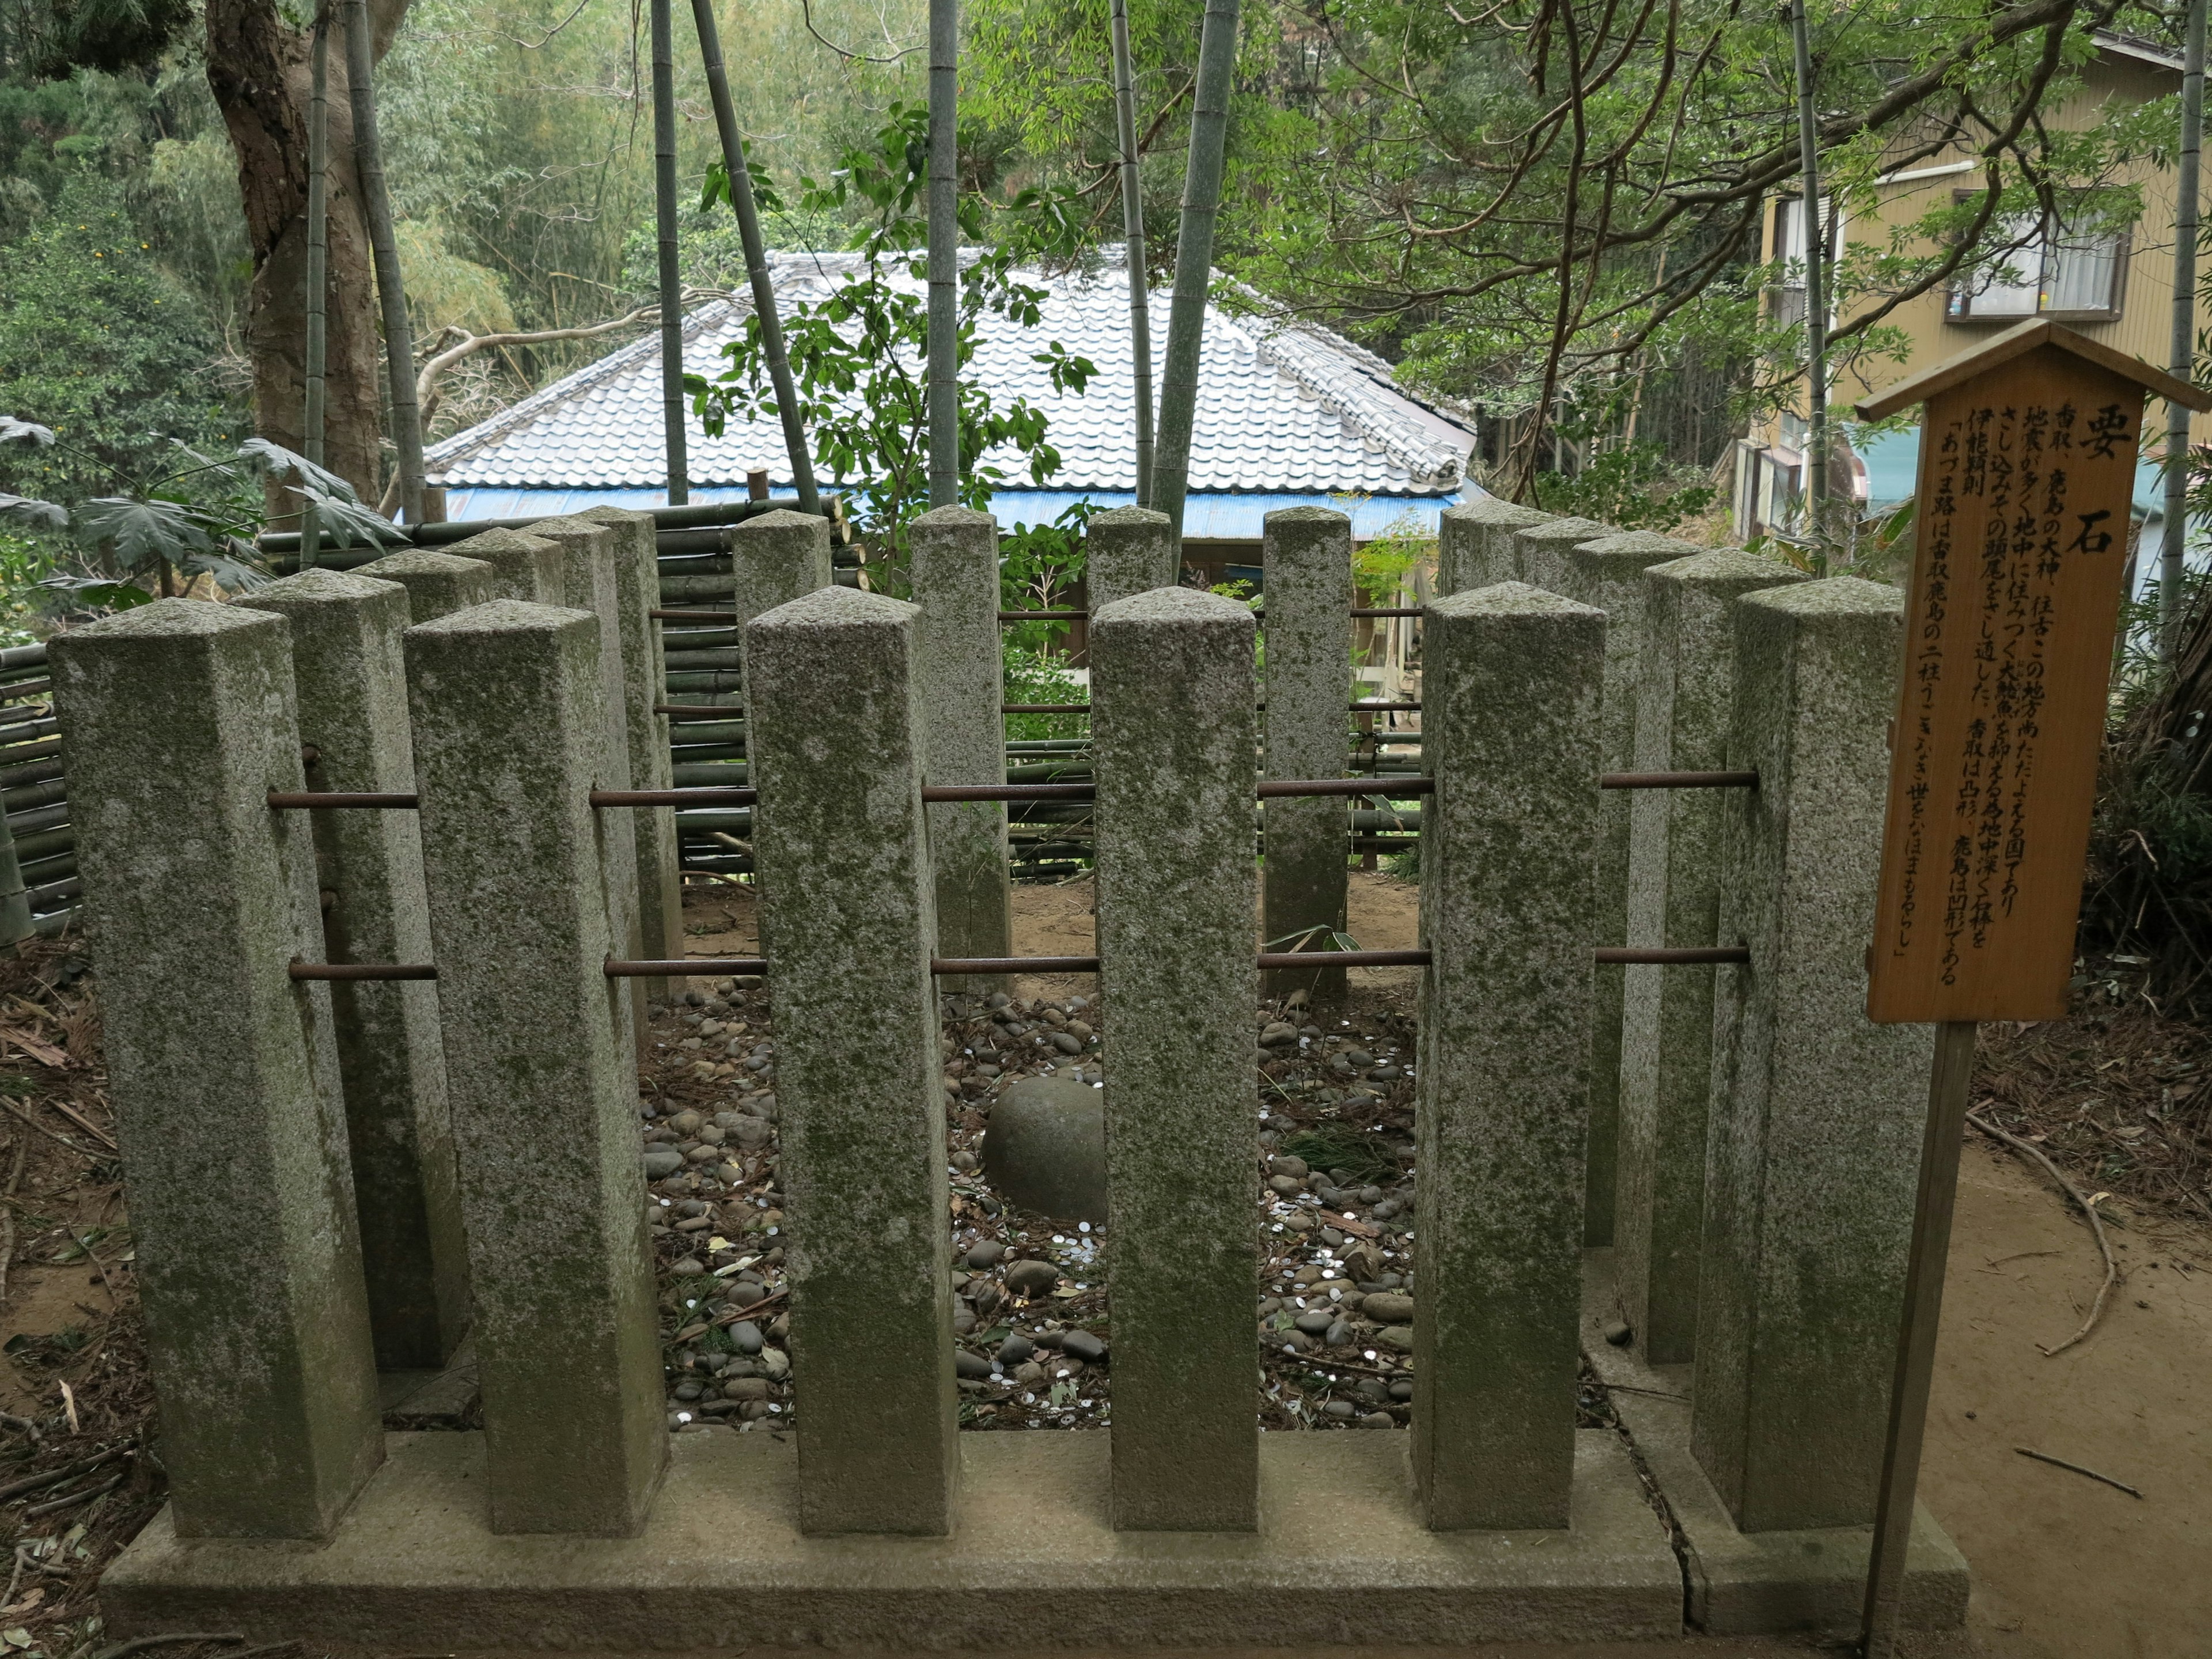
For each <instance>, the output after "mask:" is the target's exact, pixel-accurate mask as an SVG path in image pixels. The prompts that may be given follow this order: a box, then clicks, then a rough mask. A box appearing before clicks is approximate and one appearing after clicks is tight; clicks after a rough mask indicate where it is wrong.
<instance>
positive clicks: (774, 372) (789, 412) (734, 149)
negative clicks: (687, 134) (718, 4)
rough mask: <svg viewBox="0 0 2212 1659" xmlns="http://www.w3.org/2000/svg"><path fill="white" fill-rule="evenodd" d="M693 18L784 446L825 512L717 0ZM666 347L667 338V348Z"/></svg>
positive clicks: (799, 482)
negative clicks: (725, 61)
mask: <svg viewBox="0 0 2212 1659" xmlns="http://www.w3.org/2000/svg"><path fill="white" fill-rule="evenodd" d="M691 21H692V22H693V24H694V25H695V26H696V28H697V30H698V33H699V56H700V58H701V59H702V62H703V63H704V64H705V65H706V70H707V91H708V95H709V96H710V97H711V98H712V99H713V100H714V131H715V132H716V134H717V135H718V136H719V137H720V139H721V143H722V167H723V169H724V171H725V172H726V174H727V176H728V178H729V181H730V211H731V212H732V213H734V214H735V215H736V216H737V219H738V241H739V242H741V243H742V244H743V245H744V251H745V275H746V276H747V278H748V280H749V281H750V283H751V285H752V290H753V315H754V316H755V317H756V318H757V319H759V322H760V331H761V350H762V352H763V355H764V356H766V357H767V358H768V377H769V384H770V385H772V386H774V387H775V412H776V416H777V418H778V419H779V420H781V422H782V423H783V447H784V451H785V453H787V454H788V455H789V456H790V457H791V481H792V483H793V486H794V487H795V488H796V489H797V490H798V492H799V511H800V512H802V513H819V512H820V511H821V510H822V497H821V494H820V492H819V491H818V490H817V488H816V487H815V483H814V459H813V457H812V456H811V454H810V453H808V451H807V447H806V428H805V423H804V422H802V421H801V419H800V418H799V394H798V392H797V391H796V390H794V389H793V386H792V380H791V359H790V358H789V357H788V356H786V355H785V352H784V346H783V319H782V317H781V315H780V314H779V313H777V311H776V307H775V283H774V281H773V280H772V279H771V278H770V276H769V269H768V247H767V245H766V243H764V242H763V240H762V238H761V224H760V206H759V204H758V203H757V202H756V201H755V200H754V198H753V177H752V172H751V169H750V167H747V165H746V163H745V143H744V135H743V134H741V133H740V132H739V131H738V112H737V109H736V106H734V105H733V104H732V102H731V100H730V77H729V74H728V72H727V71H726V70H725V69H724V68H723V67H722V34H721V29H720V26H719V25H717V24H716V22H715V21H714V0H691ZM664 352H665V343H664Z"/></svg>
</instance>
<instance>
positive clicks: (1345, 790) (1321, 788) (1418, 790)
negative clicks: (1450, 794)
mask: <svg viewBox="0 0 2212 1659" xmlns="http://www.w3.org/2000/svg"><path fill="white" fill-rule="evenodd" d="M1436 789H1437V781H1436V780H1435V779H1434V778H1424V777H1403V778H1268V779H1263V780H1262V781H1261V784H1260V797H1261V799H1263V800H1268V799H1280V798H1282V797H1285V796H1291V797H1310V796H1314V795H1385V796H1389V795H1432V794H1434V793H1436Z"/></svg>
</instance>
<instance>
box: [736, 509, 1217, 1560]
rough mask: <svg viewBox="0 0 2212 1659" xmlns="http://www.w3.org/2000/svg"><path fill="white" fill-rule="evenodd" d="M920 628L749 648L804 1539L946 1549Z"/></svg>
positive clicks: (835, 631)
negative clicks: (882, 1538) (801, 1412)
mask: <svg viewBox="0 0 2212 1659" xmlns="http://www.w3.org/2000/svg"><path fill="white" fill-rule="evenodd" d="M776 516H779V515H777V514H774V513H771V514H769V517H771V518H773V517H776ZM781 516H783V517H787V518H796V517H798V516H799V515H797V514H796V513H787V514H783V515H781ZM753 522H754V523H759V522H762V520H753ZM813 522H819V521H818V520H816V521H813ZM915 621H916V613H915V607H914V606H913V605H906V604H903V603H902V602H901V601H899V600H897V599H886V598H884V596H883V595H881V594H879V593H864V592H860V590H858V589H857V588H845V587H829V586H824V587H823V588H821V589H819V590H818V591H817V592H812V593H810V594H808V595H806V596H805V598H803V599H794V600H793V601H792V602H791V603H790V604H788V605H781V606H780V607H778V608H777V609H776V610H774V611H769V613H768V614H767V615H765V616H763V617H760V618H758V619H757V621H755V622H754V623H753V624H752V626H751V627H750V628H749V629H746V630H745V653H746V661H747V663H748V664H749V665H750V673H751V676H752V678H751V679H750V690H751V691H752V692H753V693H754V694H755V695H754V696H752V700H751V711H752V712H751V724H750V729H749V733H748V738H747V742H748V746H749V748H750V753H751V760H752V765H753V776H754V778H755V779H756V780H757V781H758V783H759V786H760V805H759V806H758V807H757V808H756V809H755V811H754V815H753V857H754V860H755V863H754V867H755V868H756V869H757V871H758V872H759V873H760V885H761V941H762V944H763V946H764V947H765V953H766V955H767V956H768V957H769V960H770V961H771V962H773V963H775V980H774V982H775V1008H776V1034H777V1043H776V1046H777V1054H776V1096H777V1098H778V1101H779V1103H781V1107H782V1123H783V1163H782V1178H783V1189H784V1191H785V1193H786V1194H788V1195H789V1203H788V1205H787V1208H788V1209H789V1211H790V1213H791V1217H792V1242H791V1244H790V1246H789V1249H790V1252H791V1254H790V1257H789V1260H788V1261H787V1267H786V1272H787V1275H788V1278H789V1280H790V1285H791V1354H792V1372H793V1378H794V1383H795V1386H796V1387H797V1389H798V1391H799V1397H800V1398H801V1399H803V1400H804V1401H805V1402H806V1413H805V1425H804V1426H803V1427H802V1428H801V1429H800V1431H799V1527H800V1529H801V1530H802V1531H805V1532H807V1533H902V1534H940V1533H943V1532H945V1530H946V1529H947V1528H949V1527H950V1526H951V1524H952V1504H953V1486H954V1477H955V1475H956V1474H957V1472H958V1468H959V1453H958V1449H957V1439H958V1436H957V1432H956V1431H957V1427H958V1420H957V1413H956V1411H955V1406H954V1394H953V1386H952V1313H951V1307H952V1288H951V1233H950V1230H949V1229H948V1228H947V1227H946V1225H945V1214H946V1209H945V1206H946V1205H947V1204H949V1203H950V1202H951V1188H950V1184H949V1182H947V1180H946V1173H945V1106H944V1098H945V1089H944V1084H943V1081H942V1079H941V1078H940V1075H939V1070H938V1048H937V1045H938V1019H937V995H936V992H935V989H934V987H933V986H932V985H931V983H930V975H929V947H930V941H931V939H933V938H934V937H935V934H936V924H935V920H934V917H933V914H932V912H933V888H934V883H933V876H932V872H931V869H930V862H929V842H928V838H927V834H926V832H925V829H924V824H923V817H922V807H921V784H922V774H923V758H922V738H921V734H922V726H923V720H924V711H923V708H922V702H921V671H920V666H919V664H918V661H917V658H918V656H919V650H918V645H917V641H916V638H915V635H916V633H917V629H916V626H915ZM1247 1403H1248V1406H1249V1401H1248V1402H1247Z"/></svg>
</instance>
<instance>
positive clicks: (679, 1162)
mask: <svg viewBox="0 0 2212 1659" xmlns="http://www.w3.org/2000/svg"><path fill="white" fill-rule="evenodd" d="M683 1167H684V1154H683V1153H681V1152H678V1151H677V1150H676V1149H675V1148H674V1147H673V1146H651V1147H647V1149H646V1153H645V1178H646V1179H647V1181H662V1180H665V1179H666V1178H667V1177H668V1176H672V1175H674V1174H675V1173H676V1172H677V1171H678V1170H680V1169H682V1168H683Z"/></svg>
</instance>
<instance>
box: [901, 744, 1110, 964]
mask: <svg viewBox="0 0 2212 1659" xmlns="http://www.w3.org/2000/svg"><path fill="white" fill-rule="evenodd" d="M1097 794H1098V786H1097V784H1095V783H964V784H944V785H937V786H928V787H924V788H923V790H922V792H921V798H922V799H924V800H1093V799H1097ZM976 971H977V972H979V973H980V972H981V971H982V970H981V969H977V970H976Z"/></svg>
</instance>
